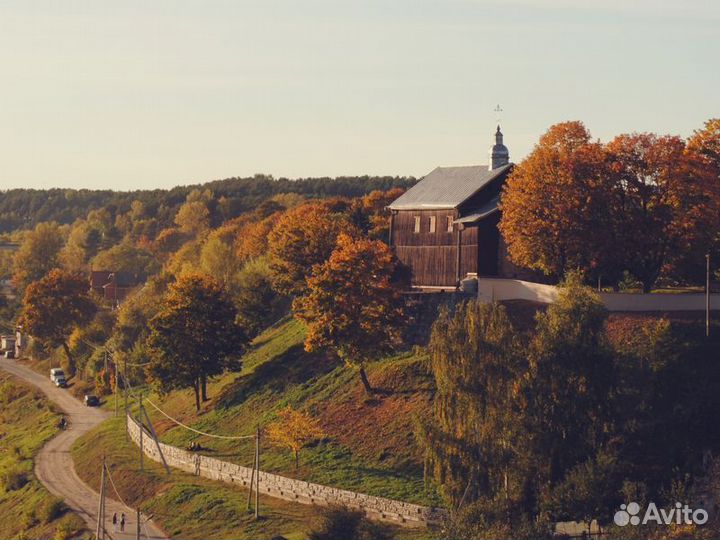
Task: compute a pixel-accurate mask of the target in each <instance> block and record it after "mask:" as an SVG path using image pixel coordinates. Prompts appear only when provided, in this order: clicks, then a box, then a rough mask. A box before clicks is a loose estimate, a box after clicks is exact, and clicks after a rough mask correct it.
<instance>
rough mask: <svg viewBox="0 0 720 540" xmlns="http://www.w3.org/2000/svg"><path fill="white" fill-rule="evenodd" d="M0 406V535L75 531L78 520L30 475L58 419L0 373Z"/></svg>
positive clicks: (36, 397) (33, 392) (27, 389)
mask: <svg viewBox="0 0 720 540" xmlns="http://www.w3.org/2000/svg"><path fill="white" fill-rule="evenodd" d="M0 405H1V408H0V471H1V472H2V476H1V482H0V483H1V485H0V514H2V515H3V516H5V517H4V518H3V519H2V520H0V537H1V538H20V537H21V536H22V535H24V537H25V538H53V537H55V536H57V535H58V534H60V533H57V530H58V528H59V527H60V528H62V529H63V530H66V531H67V534H70V533H73V532H75V533H77V531H78V530H81V529H83V528H84V523H83V522H82V520H81V519H80V518H79V517H78V516H75V515H73V514H70V513H67V511H66V510H65V508H64V505H63V504H62V503H61V501H60V500H59V499H57V498H56V497H53V496H52V495H51V494H50V493H48V492H47V491H46V490H45V488H44V487H43V486H42V485H41V484H40V482H39V481H38V480H37V478H36V477H35V475H34V474H33V458H34V456H35V455H36V454H37V452H38V451H39V450H40V448H41V447H42V446H43V444H45V442H47V441H48V440H49V439H51V438H52V437H53V436H55V434H56V433H57V427H56V424H57V422H58V420H59V418H60V415H59V414H57V413H56V412H55V410H54V409H53V408H52V407H51V406H50V405H49V403H48V401H47V400H46V398H45V396H43V395H42V394H41V393H40V392H39V391H37V390H34V389H32V388H31V387H29V386H27V385H25V384H23V383H21V382H18V381H17V380H16V379H14V378H13V377H12V376H10V375H8V374H6V373H5V372H0ZM8 516H13V519H8ZM58 537H60V536H58ZM75 537H77V536H75Z"/></svg>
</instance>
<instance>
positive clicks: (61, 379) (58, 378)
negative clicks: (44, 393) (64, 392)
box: [50, 368, 67, 388]
mask: <svg viewBox="0 0 720 540" xmlns="http://www.w3.org/2000/svg"><path fill="white" fill-rule="evenodd" d="M50 380H51V381H52V382H54V383H55V386H57V387H58V388H67V381H66V380H65V372H64V371H63V370H62V369H60V368H52V369H51V370H50Z"/></svg>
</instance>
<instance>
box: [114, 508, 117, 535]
mask: <svg viewBox="0 0 720 540" xmlns="http://www.w3.org/2000/svg"><path fill="white" fill-rule="evenodd" d="M113 532H117V512H115V513H114V514H113Z"/></svg>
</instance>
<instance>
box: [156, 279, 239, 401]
mask: <svg viewBox="0 0 720 540" xmlns="http://www.w3.org/2000/svg"><path fill="white" fill-rule="evenodd" d="M236 315H237V311H236V310H235V306H234V305H233V303H232V302H231V300H230V298H229V297H228V295H227V293H226V292H225V290H224V289H223V288H222V286H221V285H220V284H219V283H218V282H217V281H216V280H215V279H213V278H212V277H210V276H207V275H203V274H184V275H182V276H180V277H179V278H178V280H177V282H175V283H174V284H173V285H171V286H170V289H169V291H168V294H167V296H166V297H165V299H164V301H163V303H162V306H161V309H160V312H159V313H158V314H157V315H155V317H153V318H152V319H151V320H150V336H149V338H148V345H149V346H150V349H151V363H150V365H149V366H148V367H147V373H148V375H149V377H150V379H151V380H152V381H153V382H154V383H155V385H156V386H157V387H158V388H159V389H160V390H161V391H167V390H171V389H174V388H192V389H193V390H194V392H195V408H196V409H197V410H198V411H199V410H200V397H201V394H202V399H203V400H206V399H207V393H206V383H207V380H208V378H210V377H213V376H216V375H219V374H221V373H222V372H223V371H225V370H226V369H239V367H240V360H239V359H240V356H241V355H242V352H243V347H244V346H245V344H246V343H247V339H246V337H245V333H244V332H243V330H242V329H241V328H240V327H238V326H237V325H236V324H235V317H236Z"/></svg>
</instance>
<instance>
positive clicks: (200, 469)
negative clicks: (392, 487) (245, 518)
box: [127, 415, 445, 527]
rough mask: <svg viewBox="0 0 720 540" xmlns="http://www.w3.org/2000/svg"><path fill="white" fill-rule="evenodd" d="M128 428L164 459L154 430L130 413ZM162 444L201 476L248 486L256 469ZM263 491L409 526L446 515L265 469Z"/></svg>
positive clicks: (172, 459) (175, 461) (168, 455)
mask: <svg viewBox="0 0 720 540" xmlns="http://www.w3.org/2000/svg"><path fill="white" fill-rule="evenodd" d="M127 429H128V433H129V434H130V438H131V439H132V440H133V442H134V443H135V444H137V445H138V446H139V445H140V433H141V430H142V432H143V435H142V437H143V451H144V453H145V455H147V456H148V457H149V458H150V459H152V460H154V461H157V462H161V461H162V460H161V458H160V454H159V452H158V449H157V447H156V446H155V442H154V441H153V439H152V437H151V435H150V433H149V432H148V431H147V429H145V428H144V427H141V426H140V424H139V423H138V422H137V421H136V420H135V419H134V418H132V416H130V415H128V416H127ZM160 447H161V448H162V452H163V455H164V456H165V460H166V461H167V464H168V465H170V466H171V467H176V468H178V469H181V470H183V471H186V472H189V473H191V474H194V475H197V476H203V477H205V478H211V479H213V480H221V481H223V482H228V483H232V484H238V485H240V486H243V487H245V488H248V487H249V485H250V475H251V473H252V469H251V468H250V467H243V466H241V465H235V464H233V463H228V462H227V461H221V460H219V459H215V458H211V457H207V456H202V455H199V454H196V453H194V452H188V451H187V450H182V449H181V448H177V447H175V446H170V445H168V444H165V443H160ZM260 493H264V494H266V495H268V496H270V497H275V498H277V499H284V500H287V501H294V502H298V503H301V504H316V505H322V506H327V505H342V506H347V507H350V508H359V509H362V510H364V511H365V512H366V513H367V515H368V517H369V518H372V519H375V520H379V521H386V522H390V523H395V524H397V525H402V526H407V527H426V526H428V525H432V524H438V523H440V522H441V521H442V519H443V518H444V517H445V511H444V510H443V509H441V508H430V507H426V506H420V505H417V504H410V503H406V502H402V501H395V500H393V499H386V498H384V497H374V496H372V495H365V494H362V493H355V492H353V491H348V490H345V489H337V488H332V487H328V486H323V485H320V484H313V483H310V482H305V481H303V480H295V479H293V478H287V477H284V476H279V475H277V474H271V473H266V472H262V471H261V472H260Z"/></svg>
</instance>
